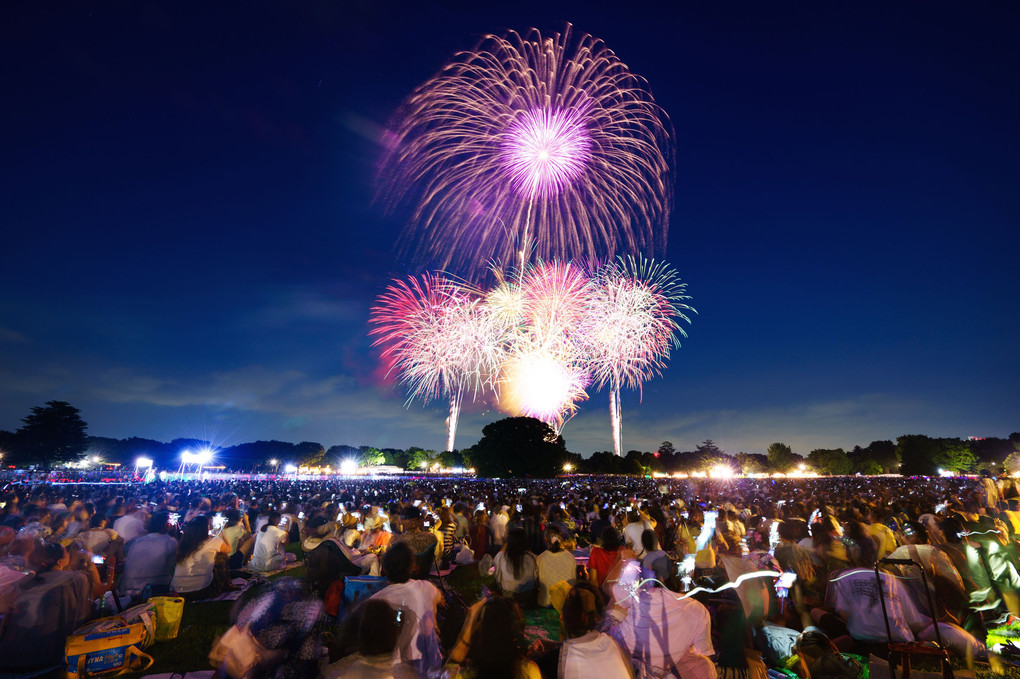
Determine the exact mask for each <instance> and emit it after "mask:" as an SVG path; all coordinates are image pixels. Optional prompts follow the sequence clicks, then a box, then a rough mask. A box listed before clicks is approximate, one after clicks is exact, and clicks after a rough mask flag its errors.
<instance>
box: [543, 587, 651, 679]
mask: <svg viewBox="0 0 1020 679" xmlns="http://www.w3.org/2000/svg"><path fill="white" fill-rule="evenodd" d="M599 599H600V596H599V593H598V592H597V591H595V590H594V589H592V588H591V586H590V585H589V586H587V587H584V586H578V587H573V588H572V589H571V590H570V594H568V595H567V600H566V601H565V602H564V603H563V612H562V614H561V615H560V622H561V623H562V626H563V631H564V633H565V634H566V637H567V639H566V641H564V642H563V646H562V647H561V648H560V652H559V671H558V673H557V676H558V677H560V679H587V678H588V677H605V678H606V679H631V678H632V677H633V676H634V668H633V667H632V666H631V663H630V657H629V656H628V655H627V654H626V653H625V652H624V651H623V649H622V648H620V645H619V644H618V643H617V642H616V640H615V639H613V638H612V637H611V636H609V635H608V634H605V633H603V632H598V631H595V625H596V624H597V623H598V622H599V620H600V617H601V611H600V610H599V608H600V607H599V603H600V601H599Z"/></svg>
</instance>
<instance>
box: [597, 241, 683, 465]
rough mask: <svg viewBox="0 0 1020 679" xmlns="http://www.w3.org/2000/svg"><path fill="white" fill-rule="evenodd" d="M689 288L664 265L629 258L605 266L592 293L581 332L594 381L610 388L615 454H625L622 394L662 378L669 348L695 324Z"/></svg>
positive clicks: (598, 385) (598, 384) (678, 344)
mask: <svg viewBox="0 0 1020 679" xmlns="http://www.w3.org/2000/svg"><path fill="white" fill-rule="evenodd" d="M686 293H687V284H686V283H683V282H681V281H680V276H679V275H678V274H677V272H676V271H675V270H674V269H672V268H670V267H668V266H666V265H664V264H662V263H655V262H651V261H647V260H644V259H635V258H633V257H628V258H626V259H624V258H620V259H619V260H617V261H616V262H614V263H612V264H610V265H608V266H605V267H603V268H602V269H601V270H600V271H599V272H598V274H597V275H596V276H595V280H594V281H593V282H592V285H591V289H590V291H589V295H588V304H587V307H586V310H585V316H584V320H583V321H582V324H581V325H582V330H581V332H579V333H578V336H579V338H580V341H581V343H582V345H583V351H584V354H585V356H586V358H587V361H588V369H589V371H590V374H591V378H592V381H593V382H594V384H595V385H596V386H597V387H599V388H602V387H607V388H608V389H609V418H610V423H611V425H612V432H613V450H614V452H615V453H616V454H617V455H622V454H623V446H622V410H621V403H620V390H621V389H623V388H628V389H638V390H640V389H641V385H642V384H643V383H644V382H646V381H648V380H650V379H651V378H653V377H656V376H658V375H660V374H661V372H662V369H663V368H664V367H665V362H666V361H667V360H668V359H669V352H670V349H671V347H673V346H677V347H679V346H680V342H679V337H680V336H683V337H686V336H687V333H686V332H685V331H684V329H683V327H682V326H681V325H680V322H681V321H685V322H687V323H690V322H691V319H690V317H688V316H687V315H686V314H687V313H688V312H693V313H697V312H696V311H695V310H694V308H693V307H691V306H689V305H688V304H686V301H687V300H689V299H690V297H689V296H688V295H687V294H686Z"/></svg>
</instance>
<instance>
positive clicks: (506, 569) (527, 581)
mask: <svg viewBox="0 0 1020 679" xmlns="http://www.w3.org/2000/svg"><path fill="white" fill-rule="evenodd" d="M492 566H493V568H495V573H494V575H495V576H496V584H497V585H499V588H500V591H501V592H502V593H503V594H504V595H506V596H510V597H513V598H514V599H516V600H517V601H518V602H520V603H521V605H522V606H525V607H527V606H529V605H530V606H534V605H535V603H536V601H537V600H538V561H537V560H536V559H535V555H534V554H532V553H531V552H529V551H528V537H527V534H526V533H525V532H524V529H523V528H514V529H513V530H511V531H510V532H509V533H507V538H506V545H505V546H504V547H503V549H502V550H501V551H500V552H499V554H497V555H496V558H495V559H493V560H492Z"/></svg>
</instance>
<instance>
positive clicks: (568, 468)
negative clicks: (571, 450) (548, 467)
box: [563, 462, 574, 474]
mask: <svg viewBox="0 0 1020 679" xmlns="http://www.w3.org/2000/svg"><path fill="white" fill-rule="evenodd" d="M563 471H565V472H567V473H568V474H569V473H570V472H572V471H574V465H572V464H570V463H569V462H567V463H566V464H565V465H563Z"/></svg>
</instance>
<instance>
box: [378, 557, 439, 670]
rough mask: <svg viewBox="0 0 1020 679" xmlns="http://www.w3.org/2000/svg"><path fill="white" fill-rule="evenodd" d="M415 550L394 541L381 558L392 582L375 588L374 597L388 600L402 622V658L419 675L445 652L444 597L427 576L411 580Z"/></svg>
mask: <svg viewBox="0 0 1020 679" xmlns="http://www.w3.org/2000/svg"><path fill="white" fill-rule="evenodd" d="M413 566H414V552H412V551H411V547H410V546H409V545H407V544H406V543H403V542H396V543H394V544H393V545H392V546H391V547H390V548H389V549H388V550H387V551H386V553H385V554H383V560H382V573H383V576H385V577H386V579H388V580H389V581H390V584H389V585H387V586H386V587H384V588H383V589H381V590H379V591H378V592H376V593H375V594H374V595H373V596H372V599H373V600H376V599H378V600H380V601H385V602H387V603H389V604H390V605H391V606H393V607H394V608H395V609H396V610H397V611H398V613H399V618H400V620H401V623H402V628H401V630H402V631H401V634H400V640H399V642H398V644H397V649H398V650H397V652H398V658H399V660H400V662H405V663H410V664H411V665H412V666H414V668H415V670H416V671H417V672H418V674H419V675H420V676H424V675H425V674H426V673H428V672H432V671H434V670H436V669H438V668H439V666H440V664H441V663H442V654H441V652H440V649H439V637H438V635H437V633H436V610H437V608H438V606H439V604H440V602H441V601H442V600H443V595H442V594H441V593H440V592H439V589H438V588H437V587H436V586H435V585H433V584H432V583H431V582H429V581H428V580H412V579H411V569H412V568H413Z"/></svg>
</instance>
